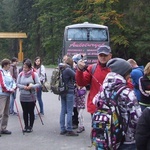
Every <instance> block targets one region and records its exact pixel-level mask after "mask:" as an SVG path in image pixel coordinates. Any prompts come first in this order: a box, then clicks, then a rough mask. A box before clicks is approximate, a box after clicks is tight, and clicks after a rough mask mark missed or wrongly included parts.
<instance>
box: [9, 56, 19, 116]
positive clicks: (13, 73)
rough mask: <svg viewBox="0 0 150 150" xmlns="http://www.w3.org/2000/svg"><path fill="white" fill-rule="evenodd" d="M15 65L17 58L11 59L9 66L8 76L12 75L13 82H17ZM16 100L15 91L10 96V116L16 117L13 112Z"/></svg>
mask: <svg viewBox="0 0 150 150" xmlns="http://www.w3.org/2000/svg"><path fill="white" fill-rule="evenodd" d="M17 64H18V58H16V57H13V58H12V60H11V64H10V69H9V71H10V74H11V75H12V77H13V79H14V81H15V82H16V80H17V75H18V73H17ZM15 99H16V91H15V92H14V93H12V94H11V95H10V114H12V115H17V113H16V112H15V111H14V102H15Z"/></svg>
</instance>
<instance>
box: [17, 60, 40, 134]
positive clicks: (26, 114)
mask: <svg viewBox="0 0 150 150" xmlns="http://www.w3.org/2000/svg"><path fill="white" fill-rule="evenodd" d="M39 86H40V79H39V77H38V74H37V73H36V72H34V71H33V69H32V63H31V60H30V59H27V60H26V61H25V62H24V64H23V71H22V72H21V73H20V74H19V75H18V78H17V87H18V88H19V89H20V102H21V106H22V110H23V119H24V124H25V128H24V132H32V131H33V130H32V128H33V124H34V108H35V102H36V89H37V88H38V87H39Z"/></svg>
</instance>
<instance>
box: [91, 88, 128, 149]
mask: <svg viewBox="0 0 150 150" xmlns="http://www.w3.org/2000/svg"><path fill="white" fill-rule="evenodd" d="M125 88H126V86H124V87H121V88H120V89H119V90H118V91H116V92H113V93H112V95H111V96H110V95H109V97H108V96H107V95H106V92H105V90H104V95H105V101H104V100H102V99H100V100H99V103H98V109H97V110H96V112H95V113H94V114H93V118H92V131H91V140H92V144H93V145H94V146H95V147H96V150H116V149H117V148H118V147H119V146H120V144H122V143H123V141H124V136H125V132H124V130H123V121H122V117H121V115H120V109H119V106H118V101H117V99H118V96H119V95H120V93H121V92H122V90H123V89H125Z"/></svg>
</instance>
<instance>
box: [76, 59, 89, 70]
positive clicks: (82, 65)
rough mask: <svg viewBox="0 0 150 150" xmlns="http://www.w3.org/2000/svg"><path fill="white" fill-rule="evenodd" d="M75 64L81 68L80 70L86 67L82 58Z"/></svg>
mask: <svg viewBox="0 0 150 150" xmlns="http://www.w3.org/2000/svg"><path fill="white" fill-rule="evenodd" d="M77 66H78V69H79V70H81V71H83V70H85V69H86V67H87V66H86V64H85V62H84V61H83V60H79V61H78V63H77Z"/></svg>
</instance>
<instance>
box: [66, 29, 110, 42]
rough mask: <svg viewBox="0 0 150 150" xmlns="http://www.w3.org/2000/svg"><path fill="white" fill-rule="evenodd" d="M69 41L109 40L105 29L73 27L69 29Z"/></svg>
mask: <svg viewBox="0 0 150 150" xmlns="http://www.w3.org/2000/svg"><path fill="white" fill-rule="evenodd" d="M67 40H68V41H100V42H103V41H107V40H108V35H107V31H106V30H105V29H100V28H72V29H68V36H67Z"/></svg>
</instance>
